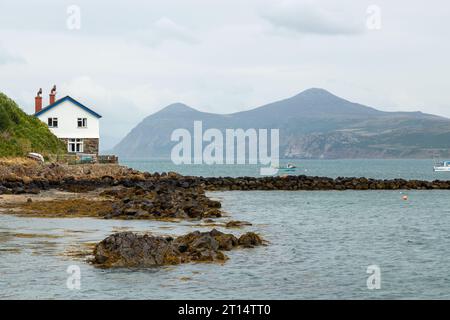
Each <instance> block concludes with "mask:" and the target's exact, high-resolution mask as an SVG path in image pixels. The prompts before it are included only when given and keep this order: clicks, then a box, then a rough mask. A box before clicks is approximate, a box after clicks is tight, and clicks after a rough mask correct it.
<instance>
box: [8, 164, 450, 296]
mask: <svg viewBox="0 0 450 320" xmlns="http://www.w3.org/2000/svg"><path fill="white" fill-rule="evenodd" d="M124 163H125V164H127V165H129V166H132V167H134V168H136V169H140V170H147V171H160V172H161V171H178V172H180V173H183V174H191V175H203V176H212V175H222V176H242V175H258V172H259V170H258V168H257V167H253V168H251V167H250V166H239V167H238V166H236V168H233V166H221V167H220V168H218V167H210V166H204V167H202V166H185V167H180V168H178V166H174V165H172V164H171V163H168V162H164V161H147V162H145V161H136V160H134V161H127V162H125V161H124ZM296 164H297V165H298V167H299V170H300V171H301V172H302V173H301V174H303V172H306V174H309V175H318V176H331V177H337V176H366V177H373V178H399V177H401V178H405V179H412V178H414V179H427V180H434V179H450V174H445V173H440V174H435V173H433V171H432V170H431V167H432V161H431V160H428V161H427V160H424V161H422V160H406V161H405V160H402V161H398V160H393V161H391V160H350V161H348V160H345V161H343V160H342V161H341V160H339V161H332V160H326V161H298V162H296ZM305 170H306V171H305ZM252 172H253V174H252ZM405 194H406V195H408V200H407V201H404V200H402V196H403V195H405ZM209 195H210V196H211V197H213V198H217V199H220V200H221V201H222V204H223V209H224V210H225V211H226V212H227V217H224V218H222V219H219V221H220V220H222V221H228V220H231V219H233V220H245V221H250V222H252V223H253V225H252V226H249V227H245V228H242V229H220V228H219V229H220V230H222V231H226V232H231V233H234V234H236V235H239V234H241V233H244V232H246V231H256V232H258V233H260V234H261V235H262V236H263V237H264V238H265V239H266V240H268V241H269V245H268V246H265V247H258V248H253V249H242V250H241V249H239V250H234V251H231V252H227V253H226V254H227V255H228V256H229V258H230V259H229V260H228V261H227V262H226V263H224V264H201V263H193V264H185V265H179V266H170V267H160V268H153V269H142V270H130V269H117V270H102V269H97V268H94V267H93V266H91V265H89V264H88V263H86V262H85V261H84V260H83V259H81V258H78V257H74V256H72V255H71V253H72V252H73V251H74V250H76V249H79V248H81V247H84V245H85V244H87V243H92V242H98V241H100V240H102V239H103V238H105V237H106V236H107V235H109V234H111V233H113V232H117V231H122V230H132V231H145V232H150V233H153V234H158V235H179V234H183V233H187V232H190V231H193V230H202V231H207V230H210V227H201V226H199V225H198V223H199V222H196V221H189V222H178V223H171V222H156V221H114V220H98V219H91V218H73V219H67V218H65V219H44V218H22V217H16V216H10V215H4V214H0V256H1V257H0V298H2V299H44V298H51V299H79V298H83V299H103V298H111V299H209V298H211V299H336V298H338V299H339V298H342V299H381V298H388V299H410V298H418V299H428V298H431V299H449V298H450V274H449V271H448V270H450V206H449V204H450V201H449V199H450V191H443V190H431V191H398V190H397V191H294V192H291V191H246V192H242V191H239V192H237V191H233V192H212V193H209ZM71 265H76V266H79V268H80V271H81V278H80V284H81V286H80V289H79V290H77V289H75V290H73V289H69V288H68V287H67V285H66V283H67V279H68V277H69V276H70V275H69V274H68V273H67V268H68V267H69V266H71ZM373 266H376V268H378V270H379V271H380V277H379V279H380V289H372V290H371V289H369V288H368V286H367V280H368V278H369V277H370V276H371V274H370V273H367V271H368V268H369V270H372V269H370V268H373Z"/></svg>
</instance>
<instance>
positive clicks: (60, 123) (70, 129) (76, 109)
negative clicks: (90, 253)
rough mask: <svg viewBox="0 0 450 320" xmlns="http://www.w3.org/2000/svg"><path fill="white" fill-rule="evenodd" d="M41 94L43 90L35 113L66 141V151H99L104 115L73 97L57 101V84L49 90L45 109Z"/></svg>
mask: <svg viewBox="0 0 450 320" xmlns="http://www.w3.org/2000/svg"><path fill="white" fill-rule="evenodd" d="M41 94H42V89H41V90H39V92H38V94H37V96H36V98H35V114H34V115H35V116H36V117H37V118H38V119H39V120H41V121H42V122H44V123H45V124H47V125H48V127H49V128H50V131H51V132H52V133H53V134H54V135H55V136H57V137H58V138H59V139H61V140H63V141H64V142H65V143H66V145H67V152H69V153H88V154H98V151H99V144H100V118H101V117H102V116H101V115H99V114H98V113H96V112H95V111H93V110H92V109H90V108H88V107H86V106H85V105H83V104H81V103H80V102H78V101H76V100H75V99H73V98H72V97H70V96H65V97H64V98H61V99H59V100H56V101H55V96H56V87H53V89H52V91H51V93H50V101H49V102H50V103H49V105H48V106H47V107H45V108H42V97H41Z"/></svg>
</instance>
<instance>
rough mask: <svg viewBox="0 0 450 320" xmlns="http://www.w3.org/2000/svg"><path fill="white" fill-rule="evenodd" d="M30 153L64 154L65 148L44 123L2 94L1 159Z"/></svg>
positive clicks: (0, 120) (0, 106)
mask: <svg viewBox="0 0 450 320" xmlns="http://www.w3.org/2000/svg"><path fill="white" fill-rule="evenodd" d="M28 152H38V153H41V154H43V155H44V156H46V155H48V154H62V153H65V146H64V143H63V142H61V141H60V140H59V139H58V138H57V137H56V136H55V135H54V134H52V133H51V132H50V130H49V129H48V127H47V126H46V125H45V124H44V123H43V122H42V121H40V120H39V119H37V118H35V117H34V116H30V115H27V114H26V113H25V112H23V111H22V109H20V108H19V106H18V105H17V104H16V103H15V102H14V101H13V100H12V99H10V98H8V97H7V96H6V95H5V94H3V93H1V92H0V157H14V156H25V155H26V154H27V153H28Z"/></svg>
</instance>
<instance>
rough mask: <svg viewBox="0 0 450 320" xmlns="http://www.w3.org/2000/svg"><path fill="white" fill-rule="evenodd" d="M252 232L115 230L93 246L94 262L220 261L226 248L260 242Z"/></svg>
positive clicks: (104, 264) (107, 264)
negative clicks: (161, 234)
mask: <svg viewBox="0 0 450 320" xmlns="http://www.w3.org/2000/svg"><path fill="white" fill-rule="evenodd" d="M262 244H263V240H262V239H261V238H260V237H259V236H258V235H256V234H255V233H251V232H249V233H246V234H244V235H242V236H241V237H240V238H239V239H238V238H236V237H235V236H234V235H232V234H226V233H223V232H220V231H218V230H216V229H213V230H211V231H209V232H199V231H195V232H191V233H188V234H186V235H183V236H179V237H177V238H175V239H173V238H171V237H158V236H151V235H139V234H136V233H133V232H120V233H115V234H113V235H111V236H109V237H107V238H106V239H104V240H103V241H101V242H100V243H98V244H97V245H96V246H95V249H94V259H93V261H92V262H93V264H94V265H96V266H98V267H104V268H113V267H153V266H162V265H171V264H180V263H187V262H193V261H197V262H223V261H225V260H227V256H226V255H225V254H224V253H223V251H229V250H232V249H235V248H237V247H239V246H243V247H247V248H248V247H254V246H258V245H262Z"/></svg>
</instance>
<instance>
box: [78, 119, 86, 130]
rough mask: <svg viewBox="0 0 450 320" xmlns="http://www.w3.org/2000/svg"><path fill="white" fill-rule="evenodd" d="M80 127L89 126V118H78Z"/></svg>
mask: <svg viewBox="0 0 450 320" xmlns="http://www.w3.org/2000/svg"><path fill="white" fill-rule="evenodd" d="M77 122H78V128H87V118H78V121H77Z"/></svg>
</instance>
